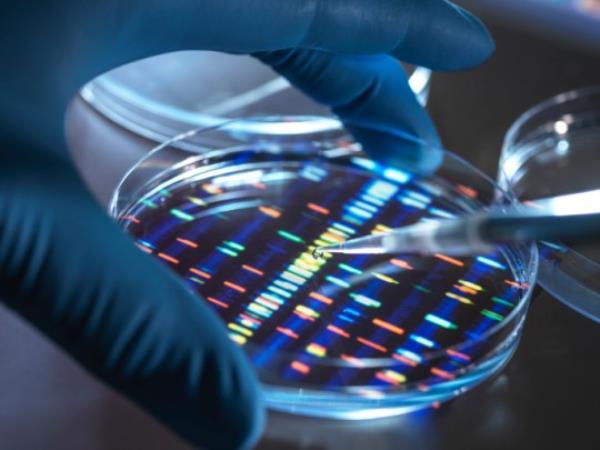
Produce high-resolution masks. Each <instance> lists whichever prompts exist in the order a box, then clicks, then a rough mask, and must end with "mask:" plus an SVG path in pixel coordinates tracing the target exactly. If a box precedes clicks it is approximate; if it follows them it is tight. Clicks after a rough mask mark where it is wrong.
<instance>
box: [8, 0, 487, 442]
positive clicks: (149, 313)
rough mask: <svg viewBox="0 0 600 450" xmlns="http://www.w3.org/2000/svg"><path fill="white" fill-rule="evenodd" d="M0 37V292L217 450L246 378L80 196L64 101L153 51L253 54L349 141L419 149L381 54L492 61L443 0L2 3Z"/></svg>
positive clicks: (218, 329) (252, 431)
mask: <svg viewBox="0 0 600 450" xmlns="http://www.w3.org/2000/svg"><path fill="white" fill-rule="evenodd" d="M0 30H2V31H1V32H0V33H2V39H1V40H0V60H1V61H2V69H1V70H0V131H1V134H0V297H1V298H2V299H3V300H4V301H5V302H6V304H8V305H9V306H10V307H11V308H13V309H14V310H15V311H16V312H18V313H19V314H20V315H22V316H23V317H25V318H26V319H27V320H28V321H30V322H31V323H32V324H33V325H34V326H36V327H38V328H39V329H40V330H42V331H43V332H44V333H45V334H46V335H47V336H48V337H50V338H51V339H53V340H54V341H55V342H57V343H58V344H59V345H60V346H61V347H63V348H64V349H65V351H67V352H68V353H70V354H71V355H72V356H73V357H74V358H75V359H77V361H79V363H80V364H82V365H83V366H84V367H85V368H86V369H87V370H88V371H90V372H91V373H92V374H94V375H95V376H96V377H98V378H99V379H101V380H103V381H104V382H105V383H107V384H109V385H110V386H112V387H113V388H114V389H116V390H117V391H119V392H121V393H122V394H123V395H125V396H127V397H128V398H130V399H131V400H133V401H134V402H136V403H137V404H138V405H140V406H141V407H143V408H144V409H145V410H146V411H148V412H149V413H150V414H152V415H153V416H154V417H156V418H158V419H159V420H161V421H162V422H163V423H165V424H166V425H167V426H169V427H170V428H171V429H172V430H174V431H175V432H176V433H178V434H179V435H180V436H182V437H184V438H186V439H187V440H189V441H190V442H191V443H193V444H194V445H201V446H206V447H208V448H226V449H232V448H243V447H249V446H251V445H252V443H253V442H254V441H255V440H256V438H257V436H258V435H259V432H260V430H261V427H262V424H263V409H262V404H261V402H260V399H259V398H260V396H259V392H258V388H257V382H256V379H255V376H254V374H253V371H252V370H251V368H250V366H249V365H248V363H247V361H246V360H245V358H244V356H243V354H242V352H241V351H240V350H239V349H238V348H236V347H235V346H234V345H232V344H230V342H229V340H228V338H227V333H226V332H225V330H224V327H223V326H222V325H221V323H220V322H219V320H218V319H217V317H216V316H215V315H214V314H213V313H212V312H211V310H210V309H209V308H208V307H207V306H206V305H205V304H204V302H202V301H200V300H199V299H198V298H196V297H194V296H193V295H191V294H190V293H189V292H188V291H187V290H186V289H185V288H184V287H183V286H182V284H180V283H179V281H178V280H177V279H176V277H175V276H174V275H173V274H171V273H170V272H169V271H168V270H166V269H164V268H163V267H162V266H161V265H160V264H159V263H158V262H156V261H154V260H153V259H152V258H150V257H148V256H146V255H144V254H143V253H142V252H140V251H139V250H137V249H136V247H135V246H134V245H133V243H132V242H131V241H130V240H129V239H128V238H127V237H126V236H125V235H124V234H123V233H122V232H121V231H120V230H119V228H118V227H117V226H116V225H115V224H114V223H113V222H112V221H111V220H110V219H109V218H108V217H107V215H106V214H105V213H104V211H103V210H102V208H101V207H100V206H99V205H97V204H96V203H95V201H94V200H93V198H92V197H91V195H90V194H89V193H88V192H87V190H86V188H85V187H84V184H83V183H82V181H81V180H80V179H79V177H78V176H77V174H76V173H75V170H74V169H73V167H72V165H71V163H70V161H69V156H68V152H67V148H66V144H65V138H64V132H63V127H64V116H65V110H66V108H67V106H68V104H69V101H70V99H72V98H73V96H74V95H75V94H76V92H77V89H78V88H79V87H80V86H82V84H83V83H85V82H86V81H88V80H90V79H91V78H93V77H94V76H97V75H99V74H101V73H103V72H105V71H107V70H109V69H111V68H113V67H116V66H119V65H121V64H124V63H127V62H130V61H133V60H137V59H140V58H144V57H147V56H151V55H155V54H158V53H163V52H169V51H175V50H183V49H204V50H218V51H227V52H236V53H252V54H255V55H256V56H257V57H258V58H260V59H261V60H262V61H264V62H265V63H267V64H270V65H271V66H272V67H274V68H275V70H277V71H278V72H279V73H281V74H283V75H284V76H286V77H287V78H288V79H290V80H291V82H292V83H293V84H295V85H296V86H297V87H299V88H300V89H302V90H303V91H304V92H306V93H307V94H308V95H310V96H312V97H313V98H315V99H316V100H318V101H320V102H323V103H325V104H327V105H330V106H331V107H332V108H333V111H334V112H335V113H337V114H338V115H339V116H340V117H341V118H342V120H345V121H347V122H348V123H349V124H350V125H351V126H352V127H354V128H355V129H357V130H358V129H364V130H366V129H367V128H369V129H375V130H384V131H385V130H401V131H404V132H407V133H410V134H415V135H418V136H421V137H422V138H424V139H426V140H429V141H433V142H436V139H437V137H436V134H435V131H434V129H433V126H432V124H431V121H430V119H429V118H428V116H427V114H426V113H425V112H424V111H423V109H421V107H420V106H419V105H418V103H417V101H416V100H415V98H414V97H413V95H412V93H411V91H410V89H409V87H408V84H407V80H406V76H405V74H404V73H403V71H402V70H401V68H400V66H399V65H398V64H397V61H396V58H399V59H402V60H404V61H407V62H410V63H413V64H420V65H424V66H428V67H431V68H433V69H449V70H453V69H461V68H467V67H471V66H474V65H476V64H478V63H480V62H482V61H483V60H484V59H486V58H487V57H488V56H489V54H490V53H491V52H492V50H493V44H492V42H491V39H490V37H489V35H488V33H487V32H486V30H485V28H484V27H483V26H482V25H481V23H480V22H479V21H478V20H477V19H475V18H474V17H473V16H471V15H470V14H469V13H467V12H465V11H464V10H462V9H460V8H458V7H456V6H454V5H452V4H450V3H449V2H447V1H444V0H321V1H319V0H87V1H79V0H63V1H60V2H58V1H49V0H45V1H44V0H40V1H32V0H29V1H28V0H22V1H20V2H11V1H3V2H2V14H1V15H0ZM362 137H363V138H364V139H365V140H368V139H369V133H368V132H365V134H364V135H363V136H362ZM376 156H379V157H386V155H376Z"/></svg>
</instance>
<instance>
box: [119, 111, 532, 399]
mask: <svg viewBox="0 0 600 450" xmlns="http://www.w3.org/2000/svg"><path fill="white" fill-rule="evenodd" d="M323 120H324V121H325V122H323ZM332 120H333V119H331V118H322V117H313V116H302V117H300V116H296V117H294V116H292V117H289V118H286V121H284V122H282V118H281V117H263V118H254V119H244V120H240V119H232V120H227V121H224V122H222V123H221V124H219V125H215V126H211V127H208V128H197V129H194V130H191V131H189V132H186V133H182V134H180V135H178V136H176V137H174V138H172V139H170V140H168V141H166V142H164V143H162V144H161V145H159V146H157V147H156V148H155V149H153V150H152V151H151V152H149V153H148V154H147V155H145V156H144V157H143V158H142V159H140V160H139V161H138V162H137V163H136V164H135V165H134V166H132V167H131V169H130V170H129V171H128V172H127V173H126V174H125V176H124V177H123V179H122V180H121V182H120V183H119V185H118V187H117V188H116V189H115V191H114V194H113V197H112V199H111V202H110V207H109V209H110V214H111V215H112V216H113V218H115V219H117V220H118V218H119V217H120V216H122V214H123V212H124V211H125V210H126V209H127V208H128V207H129V206H131V201H129V202H125V204H124V205H123V204H121V203H122V196H123V194H124V190H125V188H126V187H125V183H126V182H127V180H128V179H129V178H130V177H131V176H132V174H134V173H135V172H136V171H137V170H140V168H141V167H142V166H144V164H147V163H148V161H151V160H152V159H153V158H154V157H155V156H157V155H158V154H159V153H160V152H162V151H164V150H165V149H167V148H169V147H176V148H178V149H180V150H184V151H188V152H190V156H189V158H186V159H184V160H182V161H180V162H178V163H177V164H175V165H173V166H172V169H174V170H178V169H182V168H184V167H185V166H188V165H190V164H191V163H196V162H199V161H201V160H203V161H204V162H203V164H202V166H203V168H204V169H206V171H207V172H210V170H211V164H214V163H215V160H219V159H222V158H224V157H226V156H228V154H235V153H236V152H238V151H239V149H238V148H236V147H227V148H224V149H216V150H206V148H204V147H202V146H200V145H199V144H197V143H187V144H189V145H183V146H182V145H181V144H182V143H184V142H185V140H186V139H189V138H190V137H194V136H199V135H201V134H203V133H210V132H211V131H218V132H223V131H225V132H228V131H230V132H239V131H241V132H244V133H247V132H249V133H255V132H257V130H263V131H265V130H267V131H268V128H269V127H266V128H265V127H262V126H260V125H263V124H273V123H278V124H283V125H284V126H290V123H292V124H293V123H294V122H298V123H300V124H304V125H305V126H303V127H302V126H301V127H300V129H304V130H305V131H306V130H308V133H310V134H311V135H313V137H314V134H315V133H316V134H317V136H318V133H320V132H322V133H324V134H325V135H330V134H331V132H332V130H336V131H338V132H339V133H343V127H342V125H341V124H340V123H339V122H338V123H337V125H336V126H333V127H332V126H331V125H335V124H333V123H332ZM323 123H326V124H327V126H325V127H323V126H322V124H323ZM278 134H279V133H274V134H271V133H266V135H265V136H267V137H268V136H273V135H275V136H276V135H278ZM301 134H302V133H299V135H301ZM239 148H242V147H239ZM243 148H245V149H247V146H245V147H243ZM436 151H442V152H443V154H444V157H445V158H449V159H451V160H453V161H454V162H456V163H458V164H460V165H462V166H464V167H466V168H468V169H469V171H470V172H471V173H473V174H474V176H477V178H479V179H480V180H482V181H484V182H485V183H486V184H489V186H490V187H491V188H493V190H494V194H495V195H496V197H501V198H504V199H505V200H507V201H512V200H513V199H514V198H513V195H512V193H511V192H507V191H505V190H503V189H501V188H500V187H499V186H498V185H497V184H496V183H495V182H494V181H493V180H492V179H491V178H490V177H488V176H487V175H485V174H484V173H482V172H481V171H480V170H479V169H477V168H475V167H473V166H471V165H470V164H469V163H468V162H466V161H464V160H463V159H462V158H460V157H459V156H457V155H455V154H453V153H450V152H447V151H445V150H440V149H436ZM308 156H314V157H325V158H326V160H327V162H330V163H333V164H335V163H336V161H335V158H336V157H337V158H339V157H342V156H345V155H343V154H340V153H338V155H337V156H336V157H333V158H328V157H326V156H324V155H323V154H322V153H319V152H317V151H315V153H314V154H313V155H310V154H309V155H308ZM161 174H162V172H161V173H159V174H157V175H156V176H155V177H153V178H150V179H148V180H147V182H146V183H144V184H143V186H142V189H145V188H146V187H147V186H149V185H154V186H153V188H152V189H151V190H150V191H147V192H145V195H151V193H152V192H155V191H157V190H160V189H162V188H164V187H166V186H167V185H171V184H174V183H177V182H178V181H179V180H177V179H173V178H172V177H168V179H167V181H166V182H165V183H164V184H160V179H161V178H163V177H164V174H162V175H161ZM138 193H139V192H138ZM133 196H134V197H136V198H139V196H138V195H137V193H136V194H134V195H133ZM525 247H526V248H527V251H528V253H529V256H530V261H529V264H528V268H527V269H526V272H527V275H528V279H527V280H522V281H523V282H524V283H525V284H526V287H525V288H524V289H523V290H522V292H521V293H520V295H519V302H518V304H516V305H515V307H514V308H513V309H512V310H511V311H510V313H509V314H507V315H506V317H504V319H503V320H502V321H501V322H499V323H498V324H496V325H494V326H492V327H490V328H489V329H487V330H486V331H485V332H484V333H482V334H481V335H479V336H478V337H477V339H463V340H460V341H458V342H456V343H454V344H452V345H449V346H444V347H442V348H440V349H437V350H435V351H430V352H427V351H426V352H423V353H421V354H420V355H419V356H421V357H422V358H423V360H424V361H428V360H431V359H435V358H437V357H440V356H442V355H444V354H445V353H446V352H448V351H449V350H454V351H460V350H461V349H464V348H465V347H467V346H472V345H476V344H477V343H481V342H485V341H487V340H488V339H490V338H492V337H494V336H495V335H497V334H500V333H501V332H502V331H503V330H504V329H505V328H507V327H508V326H510V325H511V324H513V323H514V321H515V320H517V321H519V323H518V324H517V325H516V326H515V329H519V328H520V327H521V326H522V322H523V321H524V320H525V316H526V313H527V311H526V309H527V307H528V305H529V300H530V298H531V293H532V291H533V288H534V284H535V280H536V277H537V263H538V260H537V258H538V256H537V247H536V246H535V244H528V245H526V246H525ZM505 259H506V261H507V262H508V263H509V265H510V266H511V267H510V269H511V273H513V274H514V275H516V270H515V269H514V267H512V265H513V258H511V257H509V256H506V257H505ZM520 281H521V280H520ZM244 349H245V350H246V351H247V352H248V353H252V352H254V351H259V350H260V345H254V344H252V343H247V344H245V345H244ZM296 357H297V352H286V351H281V350H279V351H278V352H277V355H276V358H277V359H278V360H281V361H282V362H289V361H290V360H292V359H294V358H296ZM303 360H305V361H307V362H308V363H310V364H312V365H315V366H322V367H331V366H336V367H348V366H349V363H348V362H346V361H344V360H343V359H341V358H333V357H331V356H326V357H324V358H321V357H314V356H311V355H308V356H303ZM361 362H362V363H364V364H365V368H369V369H373V368H385V367H390V366H397V365H398V361H396V360H395V359H393V358H390V357H385V358H361ZM476 364H477V362H473V363H472V364H468V365H464V366H463V367H462V368H460V369H459V370H457V371H456V372H455V373H456V374H457V375H461V374H462V373H466V372H469V371H470V370H471V369H472V367H473V366H474V365H476ZM418 383H419V382H418V381H413V382H409V383H405V384H403V385H401V386H400V388H401V390H402V391H406V390H410V389H414V387H415V385H417V384H418ZM371 388H372V387H371ZM277 389H278V390H280V389H285V388H282V387H280V386H277ZM296 389H297V388H296ZM334 391H335V389H334Z"/></svg>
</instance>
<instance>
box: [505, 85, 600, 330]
mask: <svg viewBox="0 0 600 450" xmlns="http://www.w3.org/2000/svg"><path fill="white" fill-rule="evenodd" d="M599 143H600V86H593V87H588V88H584V89H581V90H576V91H571V92H567V93H563V94H560V95H558V96H556V97H554V98H551V99H549V100H547V101H545V102H542V103H540V104H538V105H536V106H534V107H533V108H532V109H530V110H529V111H527V112H525V113H524V114H523V115H522V116H521V117H520V118H519V119H518V120H517V121H516V122H515V123H514V125H513V126H512V127H511V128H510V130H509V131H508V133H507V135H506V138H505V142H504V147H503V150H502V155H501V159H500V165H499V173H498V182H499V185H500V186H502V187H503V188H504V189H510V190H512V191H513V192H514V194H515V195H516V197H517V198H518V200H520V201H527V200H533V199H536V198H543V197H551V196H557V195H562V194H570V193H575V192H582V191H588V190H595V189H599V188H600V177H599V176H598V174H600V144H599ZM597 201H598V202H600V198H598V200H597ZM539 247H540V268H539V278H538V279H539V283H540V285H541V286H542V287H543V288H544V289H545V290H546V291H548V292H549V293H550V294H552V295H554V296H555V297H556V298H558V299H559V300H561V301H562V302H563V303H565V304H566V305H568V306H569V307H571V308H573V309H575V310H576V311H578V312H580V313H582V314H583V315H585V316H587V317H589V318H591V319H593V320H595V321H598V322H600V238H599V239H598V240H597V241H596V242H589V243H586V244H578V245H576V246H570V245H569V243H568V242H567V243H558V242H541V243H540V245H539Z"/></svg>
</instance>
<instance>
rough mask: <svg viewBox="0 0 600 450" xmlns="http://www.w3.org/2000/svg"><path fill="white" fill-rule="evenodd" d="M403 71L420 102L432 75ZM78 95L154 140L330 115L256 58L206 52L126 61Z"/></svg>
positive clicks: (424, 99)
mask: <svg viewBox="0 0 600 450" xmlns="http://www.w3.org/2000/svg"><path fill="white" fill-rule="evenodd" d="M404 67H405V69H406V71H407V72H408V73H409V74H410V80H409V81H410V85H411V88H412V90H413V91H414V92H415V95H417V98H418V99H419V100H420V101H421V103H423V104H425V103H426V102H427V97H428V94H429V81H430V77H431V71H430V70H428V69H425V68H418V67H413V66H410V65H404ZM240 74H243V76H240ZM81 96H82V98H83V99H84V100H85V101H86V102H87V103H88V104H89V105H91V106H92V107H93V108H94V109H95V110H97V111H98V112H100V113H101V114H103V115H104V116H105V117H107V118H109V119H110V120H112V121H113V122H115V123H117V124H119V125H121V126H122V127H124V128H126V129H127V130H129V131H132V132H134V133H136V134H137V135H140V136H143V137H145V138H148V139H151V140H153V141H155V142H159V143H160V142H164V141H165V140H167V139H170V138H172V137H173V136H176V135H178V134H180V133H183V132H186V131H188V130H190V129H192V128H198V127H208V126H214V125H217V124H219V123H221V122H223V121H224V120H227V119H232V118H239V117H250V116H273V115H285V114H290V113H293V114H297V115H319V116H325V115H330V114H331V113H330V112H329V110H328V109H327V108H325V107H323V106H322V105H319V104H318V103H316V102H314V101H312V100H311V99H309V98H308V97H306V96H305V95H304V94H302V93H301V92H299V91H298V90H297V89H294V88H293V87H291V85H290V84H289V82H288V81H287V80H286V79H284V78H282V77H280V76H278V75H277V74H276V73H275V72H274V71H273V70H271V69H270V68H269V67H267V66H265V65H264V64H261V63H260V62H258V61H257V60H256V59H254V58H252V57H250V56H243V55H229V54H224V53H218V52H210V51H183V52H173V53H167V54H163V55H158V56H154V57H151V58H147V59H144V60H141V61H136V62H134V63H131V64H127V65H125V66H122V67H119V68H117V69H115V70H112V71H110V72H108V73H106V74H104V75H102V76H100V77H98V78H96V79H95V80H93V81H92V82H90V83H88V84H87V85H86V86H85V87H84V88H83V89H82V91H81ZM290 105H292V108H291V109H290Z"/></svg>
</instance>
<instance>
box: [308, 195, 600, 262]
mask: <svg viewBox="0 0 600 450" xmlns="http://www.w3.org/2000/svg"><path fill="white" fill-rule="evenodd" d="M593 238H600V189H598V190H593V191H586V192H579V193H576V194H568V195H563V196H559V197H551V198H545V199H540V200H535V201H530V202H527V203H526V204H522V203H516V204H511V205H508V206H504V207H502V206H498V207H492V208H490V209H488V210H486V211H478V212H474V213H472V214H469V213H467V214H466V215H464V216H459V217H457V218H453V219H444V220H433V219H428V220H422V221H420V222H417V223H415V224H413V225H409V226H405V227H400V228H397V229H394V230H391V231H389V232H384V233H380V234H375V235H371V236H364V237H359V238H356V239H350V240H348V241H346V242H342V243H340V244H335V245H329V246H324V247H319V248H318V249H317V250H316V254H317V255H318V254H323V253H343V254H382V253H417V254H423V255H433V254H436V253H444V254H447V255H454V256H465V255H473V254H480V253H488V252H490V251H492V250H493V249H494V248H495V247H496V246H498V245H500V244H505V243H510V242H523V241H540V240H545V241H548V240H568V241H570V242H573V241H580V240H590V239H593Z"/></svg>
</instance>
